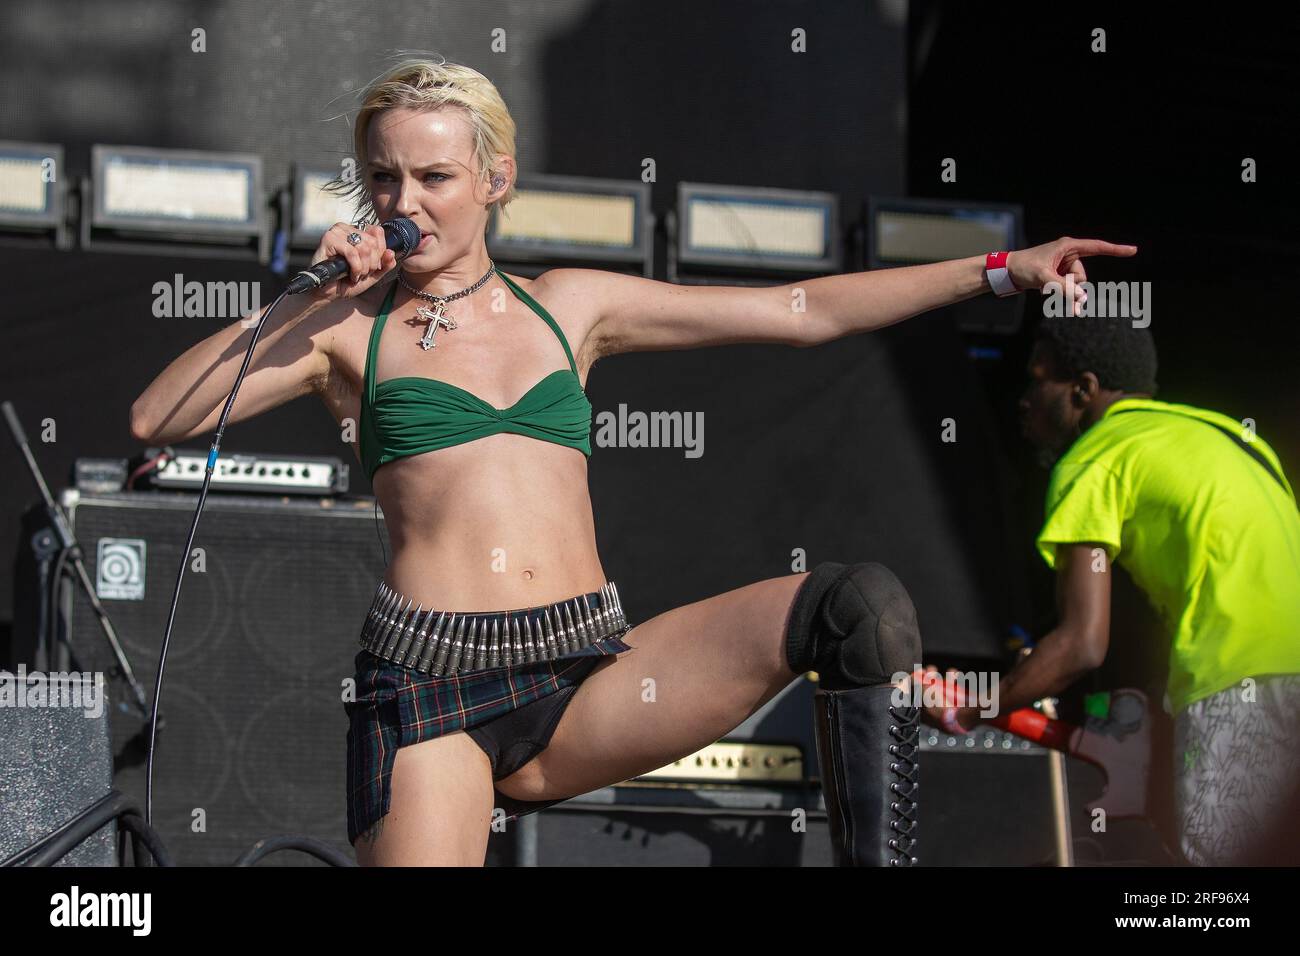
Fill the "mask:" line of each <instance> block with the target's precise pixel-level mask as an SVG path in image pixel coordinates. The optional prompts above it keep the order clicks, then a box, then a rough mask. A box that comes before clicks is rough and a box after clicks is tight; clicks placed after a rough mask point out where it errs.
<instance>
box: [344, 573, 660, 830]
mask: <svg viewBox="0 0 1300 956" xmlns="http://www.w3.org/2000/svg"><path fill="white" fill-rule="evenodd" d="M580 597H581V596H580ZM586 597H592V595H587V596H586ZM500 613H501V616H502V619H503V620H504V619H505V615H506V613H507V612H504V611H503V612H500ZM511 613H515V612H511ZM633 649H634V648H632V647H631V646H630V645H628V644H626V643H624V641H623V640H622V637H621V636H616V637H608V638H605V639H603V640H600V641H597V642H596V643H593V644H590V645H588V646H586V647H583V648H581V649H580V650H578V651H574V652H572V653H570V654H566V655H564V656H562V657H558V658H555V659H554V660H548V661H537V662H535V663H530V664H516V665H512V666H509V667H495V668H491V669H486V670H477V671H468V672H461V673H458V674H454V675H450V676H445V677H432V676H429V675H427V674H422V673H420V672H418V671H415V670H411V669H409V668H407V667H401V666H398V665H396V664H393V663H390V662H389V661H386V660H384V659H382V658H380V657H377V656H375V655H374V654H372V653H371V652H370V651H367V650H362V651H361V652H359V653H358V654H357V656H356V659H355V665H356V699H355V700H351V701H345V702H344V705H343V707H344V710H345V711H346V712H347V715H348V737H347V754H348V757H347V810H348V842H349V843H352V844H355V843H356V841H357V839H358V837H359V836H360V835H361V834H363V833H365V832H366V831H367V830H369V829H370V828H371V827H372V826H373V825H374V824H375V823H376V822H377V821H378V820H379V819H380V818H381V817H383V816H384V815H385V814H387V813H388V811H389V805H390V800H391V796H392V786H391V782H392V773H393V762H394V760H395V759H396V755H397V750H398V748H400V747H407V746H410V745H411V744H415V743H420V742H422V741H425V740H432V739H434V738H435V737H440V736H442V735H444V734H450V733H454V732H456V731H458V730H464V731H466V732H468V733H469V734H470V736H471V737H472V738H473V739H474V740H475V742H476V743H478V744H479V745H480V746H481V747H483V748H484V750H485V751H487V752H488V755H489V757H490V758H491V760H492V763H493V771H494V772H493V779H494V781H495V780H499V779H502V778H503V777H505V776H507V775H508V774H509V773H512V772H513V771H514V769H517V767H518V766H522V764H523V763H525V762H527V760H528V759H531V756H533V755H535V753H536V752H540V750H542V749H544V748H545V744H546V742H548V741H549V738H550V734H551V732H552V731H553V730H554V729H555V725H556V723H558V720H559V717H560V715H561V712H562V710H563V707H564V706H565V705H566V704H567V698H568V697H570V696H571V695H572V693H573V691H574V690H576V689H577V687H578V685H579V684H581V683H582V681H583V680H584V679H586V677H587V676H588V675H589V674H590V673H591V672H592V670H593V669H595V667H596V665H597V664H598V663H599V662H600V661H601V659H602V658H604V657H608V656H610V655H617V654H621V653H624V652H626V651H630V650H633ZM557 694H558V695H560V696H558V697H554V698H553V703H554V706H553V707H549V708H547V707H545V706H541V705H539V707H536V708H530V710H531V711H535V712H537V713H536V714H535V716H534V717H533V719H531V720H519V719H517V718H512V716H511V715H513V714H515V712H517V711H520V710H521V708H528V707H529V705H531V704H534V703H536V702H539V701H544V700H546V699H548V698H552V695H557ZM525 713H527V712H525ZM539 721H540V722H541V724H540V725H539V724H538V722H539ZM511 736H522V737H524V738H525V740H524V742H523V743H524V746H523V749H519V748H514V747H511V746H509V745H510V740H509V739H508V738H510V737H511ZM505 749H509V750H511V751H512V755H513V759H510V760H504V759H503V760H502V761H500V762H499V761H498V760H497V753H496V751H497V750H505ZM499 763H500V765H498V764H499ZM566 799H567V798H566ZM560 802H562V801H561V800H549V801H539V802H533V803H525V802H522V801H516V800H513V799H512V798H510V797H507V796H506V795H505V794H502V793H500V792H497V793H496V806H497V807H501V808H502V809H504V810H505V812H506V819H515V818H517V817H519V816H523V815H524V814H527V813H533V812H536V811H537V810H541V809H544V808H546V807H549V806H553V805H554V804H556V803H560Z"/></svg>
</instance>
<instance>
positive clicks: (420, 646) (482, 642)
mask: <svg viewBox="0 0 1300 956" xmlns="http://www.w3.org/2000/svg"><path fill="white" fill-rule="evenodd" d="M413 603H414V602H413V601H412V599H411V598H408V597H405V596H403V595H401V594H398V593H397V592H396V591H394V590H393V589H392V588H390V587H389V586H388V585H387V583H385V582H383V581H380V582H379V588H378V590H377V591H376V592H375V598H374V601H373V602H372V603H371V605H370V611H369V612H368V613H367V615H366V623H365V625H364V626H363V627H362V628H361V646H362V647H363V648H365V649H366V650H367V651H369V652H370V653H371V654H374V655H375V656H376V657H380V658H383V659H384V660H386V661H389V662H390V663H393V664H396V665H398V666H399V667H408V668H411V669H412V670H415V671H419V672H420V673H422V674H430V675H433V676H435V677H443V676H447V675H451V674H457V673H463V672H465V671H475V670H486V669H489V668H493V667H510V666H512V665H516V664H532V663H535V662H537V661H549V660H555V659H556V658H557V657H563V656H566V655H568V654H572V653H573V652H575V651H580V650H581V649H582V648H584V647H588V646H590V645H592V644H595V643H597V642H599V641H603V640H606V639H608V638H611V637H621V636H622V635H624V634H626V633H627V632H628V631H629V630H631V626H630V625H629V624H628V622H627V618H626V616H625V615H624V613H623V604H622V602H621V601H620V600H619V596H618V587H617V585H615V584H614V582H613V581H608V582H606V583H605V584H604V585H602V586H601V588H600V589H599V590H597V591H592V592H590V593H588V594H584V595H582V596H580V597H574V598H569V599H567V600H564V601H556V602H555V603H554V604H544V605H542V606H540V607H534V608H525V609H521V610H517V611H499V612H491V611H484V612H474V611H467V612H451V613H448V612H447V611H435V610H433V609H432V608H431V609H429V610H427V611H426V610H424V609H423V607H422V606H420V607H413V606H412V605H413Z"/></svg>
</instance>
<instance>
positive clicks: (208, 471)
mask: <svg viewBox="0 0 1300 956" xmlns="http://www.w3.org/2000/svg"><path fill="white" fill-rule="evenodd" d="M288 294H289V290H288V289H287V288H286V289H285V290H284V291H283V292H281V293H280V294H279V295H278V296H277V297H276V299H275V301H274V302H272V303H271V304H270V305H269V306H268V307H267V309H266V311H265V312H263V313H262V317H261V318H260V319H258V322H257V326H256V327H255V328H254V329H253V340H252V341H251V342H249V343H248V352H247V353H246V354H245V355H244V364H243V365H241V366H240V368H239V374H238V375H237V376H236V377H235V387H234V388H232V389H231V390H230V397H229V398H227V399H226V407H225V408H223V409H222V410H221V420H220V421H219V422H218V423H217V433H216V436H215V437H214V438H213V439H212V448H211V449H210V450H209V451H208V464H207V467H206V468H205V469H204V473H203V488H202V489H201V490H200V491H199V504H198V507H197V508H195V509H194V520H193V521H192V522H191V523H190V536H189V538H188V539H187V540H186V542H185V549H184V551H183V552H182V554H181V567H180V571H179V573H178V574H177V575H176V590H175V591H174V592H173V593H172V606H171V610H170V611H169V612H168V614H167V630H166V631H165V632H164V633H163V641H162V651H161V652H160V653H159V655H158V674H157V675H156V676H155V677H154V683H153V705H152V706H151V707H150V714H149V754H148V759H147V760H146V767H145V778H144V820H145V823H147V824H149V825H150V826H153V752H154V742H155V739H156V738H157V733H158V699H159V696H160V695H161V691H162V679H163V668H164V666H165V665H166V663H167V647H168V645H169V644H170V643H171V637H172V625H173V624H175V622H176V608H177V606H178V605H179V604H180V599H181V583H182V582H183V581H184V580H185V569H186V568H187V567H189V563H190V549H191V548H193V547H194V535H195V534H196V533H197V532H198V530H199V516H200V515H202V514H203V504H204V502H205V501H207V498H208V486H209V485H211V484H212V473H213V470H214V469H215V467H216V464H217V454H218V451H219V450H220V448H221V436H222V434H224V432H225V430H226V419H228V418H229V417H230V410H231V408H233V407H234V404H235V396H236V395H237V394H239V386H240V384H241V383H242V382H243V381H244V375H245V373H247V372H248V366H249V365H250V364H251V363H252V361H253V351H254V349H256V348H257V340H258V338H260V337H261V335H262V327H263V326H264V325H265V324H266V320H267V319H269V318H270V317H271V313H272V312H274V311H275V307H276V306H277V305H279V304H280V303H281V302H282V301H283V300H284V297H285V296H286V295H288Z"/></svg>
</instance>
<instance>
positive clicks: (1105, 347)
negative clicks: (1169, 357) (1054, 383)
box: [1037, 315, 1156, 395]
mask: <svg viewBox="0 0 1300 956" xmlns="http://www.w3.org/2000/svg"><path fill="white" fill-rule="evenodd" d="M1037 338H1038V339H1039V340H1040V341H1044V342H1046V343H1048V345H1049V346H1051V350H1052V355H1053V357H1054V358H1055V359H1056V361H1057V363H1058V365H1059V368H1060V371H1061V372H1062V373H1064V374H1066V375H1068V376H1069V377H1071V378H1075V377H1077V376H1079V375H1082V374H1083V373H1084V372H1092V373H1093V374H1094V375H1096V376H1097V381H1098V382H1100V383H1101V387H1102V388H1110V389H1118V390H1119V391H1121V392H1141V393H1143V394H1146V395H1155V393H1156V343H1155V339H1153V338H1152V337H1151V330H1150V329H1149V328H1139V329H1135V328H1134V327H1133V323H1132V322H1130V321H1128V320H1127V319H1120V318H1115V317H1098V316H1093V317H1088V316H1069V315H1067V316H1049V317H1047V318H1045V319H1043V321H1042V322H1041V323H1040V324H1039V326H1038V332H1037Z"/></svg>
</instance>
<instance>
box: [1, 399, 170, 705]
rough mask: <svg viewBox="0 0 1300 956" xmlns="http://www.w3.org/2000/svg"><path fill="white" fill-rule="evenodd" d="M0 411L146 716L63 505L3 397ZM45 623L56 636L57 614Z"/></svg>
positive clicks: (143, 701) (132, 672)
mask: <svg viewBox="0 0 1300 956" xmlns="http://www.w3.org/2000/svg"><path fill="white" fill-rule="evenodd" d="M0 411H3V412H4V417H5V421H6V422H7V423H8V424H9V432H10V434H11V435H12V436H13V439H14V444H16V445H17V446H18V450H19V452H21V453H22V456H23V460H24V461H26V462H27V470H28V472H29V473H30V474H31V476H32V480H33V481H34V482H35V484H36V489H37V490H38V491H39V492H40V494H41V498H42V499H44V501H45V512H46V514H47V515H49V519H50V527H51V528H52V529H53V530H54V534H55V536H56V537H57V539H58V544H59V548H60V549H61V551H62V555H61V558H62V559H63V560H64V561H67V562H70V563H71V564H72V570H73V572H74V573H73V577H74V578H75V580H76V581H77V582H78V583H79V584H80V585H81V590H82V591H83V592H84V593H85V595H86V599H87V600H88V601H89V602H90V606H91V608H92V609H93V610H94V612H95V617H96V618H97V619H98V620H99V626H100V629H101V630H102V631H103V632H104V638H105V639H106V640H107V641H108V646H109V647H110V648H111V649H112V652H113V658H114V659H115V660H116V661H117V671H116V673H115V674H114V675H113V676H115V677H116V676H120V677H121V678H122V679H123V680H124V681H125V682H126V684H127V686H128V687H130V688H131V694H132V696H134V697H135V701H136V705H137V707H138V708H139V710H140V713H141V715H147V714H148V713H149V710H148V704H147V702H146V699H145V696H144V689H143V688H142V687H141V686H140V682H139V681H138V680H136V676H135V670H134V669H133V668H132V667H131V662H130V661H129V660H127V657H126V652H125V651H123V650H122V643H121V641H119V640H118V639H117V631H115V630H114V629H113V622H112V621H111V620H109V617H108V612H107V611H105V610H104V606H103V605H102V604H100V603H99V598H98V597H97V596H96V595H95V588H94V586H93V585H92V584H91V583H90V575H89V574H87V573H86V565H85V564H84V563H83V562H82V560H81V556H82V552H81V545H80V544H79V543H78V542H77V538H76V536H75V535H74V534H73V533H72V525H71V524H70V523H69V522H68V518H67V516H66V515H65V514H64V513H63V508H62V507H61V506H60V505H59V503H58V502H57V501H55V500H54V498H53V496H51V495H50V489H49V486H48V485H46V484H45V476H44V475H42V474H41V469H40V466H39V465H38V464H37V463H36V459H35V458H34V457H33V456H32V450H31V447H30V446H29V445H28V443H27V433H26V432H24V431H23V426H22V423H21V422H20V421H19V420H18V415H17V414H16V413H15V412H14V406H13V403H12V402H10V401H7V400H6V401H4V402H0ZM49 583H50V587H51V588H52V589H55V590H57V589H58V587H59V581H58V580H57V577H56V578H55V579H54V580H51V581H50V582H49ZM49 626H50V630H51V637H57V635H58V631H59V619H58V615H57V614H56V615H54V616H53V617H52V618H51V619H50V621H49ZM41 638H42V640H45V634H42V635H41ZM48 647H49V650H50V654H49V655H48V656H50V657H51V660H52V658H53V650H54V642H53V640H51V641H50V643H49V644H48Z"/></svg>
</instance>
